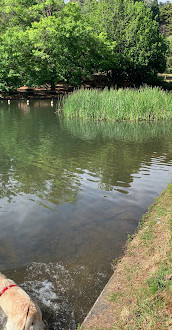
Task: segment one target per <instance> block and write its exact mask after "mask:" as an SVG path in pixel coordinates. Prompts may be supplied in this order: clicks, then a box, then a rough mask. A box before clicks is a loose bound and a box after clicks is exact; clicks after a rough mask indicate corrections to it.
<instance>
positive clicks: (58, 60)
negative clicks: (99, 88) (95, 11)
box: [0, 3, 114, 89]
mask: <svg viewBox="0 0 172 330" xmlns="http://www.w3.org/2000/svg"><path fill="white" fill-rule="evenodd" d="M0 55H1V56H0V64H1V67H0V75H1V89H8V88H9V87H10V88H13V87H18V86H20V85H21V84H27V85H29V86H30V85H36V84H38V85H40V84H43V83H45V82H48V83H50V84H51V87H52V89H54V88H55V84H56V82H58V81H59V80H63V81H67V82H70V83H72V84H73V85H77V84H79V83H80V82H81V81H82V79H83V77H84V76H87V75H88V74H90V73H92V72H94V71H96V70H98V69H102V70H104V69H105V68H106V66H107V62H109V61H111V62H112V61H114V55H113V52H112V44H111V43H109V44H108V42H107V40H106V36H105V35H104V34H103V33H100V34H99V36H97V35H95V34H94V32H93V29H92V28H91V26H90V25H89V24H88V23H87V22H86V19H85V18H83V16H82V14H81V10H80V8H79V6H78V4H72V3H69V4H67V5H66V6H65V7H64V8H62V9H61V10H60V11H59V12H58V15H43V16H42V17H41V19H40V20H39V21H34V22H32V24H31V26H27V27H24V28H23V27H22V26H21V25H19V26H14V27H12V28H10V29H7V30H6V32H5V33H4V34H3V35H2V37H1V48H0Z"/></svg>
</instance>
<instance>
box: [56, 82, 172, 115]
mask: <svg viewBox="0 0 172 330" xmlns="http://www.w3.org/2000/svg"><path fill="white" fill-rule="evenodd" d="M62 106H63V114H64V116H65V117H71V118H82V119H89V120H94V121H103V120H108V121H121V120H129V121H139V120H146V121H150V120H160V119H170V118H172V95H171V93H170V92H166V91H163V90H161V89H160V88H158V87H154V88H152V87H141V88H140V89H118V90H114V89H111V90H110V91H109V90H108V89H104V90H103V91H100V90H95V89H91V90H89V89H79V90H76V91H74V92H73V93H72V94H70V95H68V96H67V97H66V98H64V99H63V101H62Z"/></svg>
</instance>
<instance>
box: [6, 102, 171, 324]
mask: <svg viewBox="0 0 172 330" xmlns="http://www.w3.org/2000/svg"><path fill="white" fill-rule="evenodd" d="M55 110H56V104H55V105H54V107H51V106H50V101H49V100H46V101H43V100H41V101H39V100H33V101H31V102H30V105H29V106H27V105H26V102H24V101H20V102H19V101H12V102H11V105H7V104H6V102H1V103H0V270H1V272H2V273H4V274H5V275H6V276H8V277H9V278H12V279H13V280H14V281H16V282H17V283H19V284H20V285H21V286H22V287H23V288H24V289H25V290H26V291H27V292H28V293H29V294H31V296H32V297H34V298H36V300H37V301H38V303H39V305H40V307H41V309H42V313H43V318H44V321H45V323H46V329H72V330H73V329H75V327H76V324H78V322H79V323H81V322H82V320H83V319H84V317H85V315H86V314H87V312H88V311H89V309H90V308H91V306H92V305H93V303H94V301H95V299H96V298H97V296H98V295H99V293H100V292H101V290H102V289H103V287H104V285H105V284H106V283H107V281H108V279H109V278H110V276H111V274H112V266H111V265H112V263H113V260H114V259H115V258H117V257H119V256H121V255H122V254H123V253H124V246H125V242H126V239H127V235H128V234H132V233H134V231H135V230H136V228H137V225H138V221H139V220H141V217H142V214H143V213H145V212H146V211H147V208H148V207H149V205H150V204H151V203H152V202H153V200H154V198H155V197H156V196H157V195H159V194H160V193H161V192H162V191H163V190H164V189H165V187H166V186H167V184H168V183H169V182H170V180H171V179H172V168H171V165H172V122H158V123H137V124H135V123H130V124H129V123H126V122H123V123H92V122H82V121H76V120H67V119H63V117H62V116H58V115H57V114H56V113H55Z"/></svg>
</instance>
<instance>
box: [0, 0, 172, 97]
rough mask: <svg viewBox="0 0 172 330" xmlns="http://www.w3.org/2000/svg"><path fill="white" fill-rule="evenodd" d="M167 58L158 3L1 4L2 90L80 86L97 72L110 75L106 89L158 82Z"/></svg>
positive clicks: (57, 0) (51, 0)
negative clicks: (66, 85) (22, 87)
mask: <svg viewBox="0 0 172 330" xmlns="http://www.w3.org/2000/svg"><path fill="white" fill-rule="evenodd" d="M169 6H170V8H171V4H169ZM169 10H170V9H169ZM162 17H163V18H162V19H163V22H164V21H165V23H163V24H165V26H166V30H168V31H169V28H168V29H167V26H168V25H169V24H167V23H166V15H165V14H164V16H163V15H162ZM145 27H146V28H145ZM166 30H165V31H166ZM162 32H163V31H162ZM167 54H168V43H167V40H166V36H164V35H163V34H162V33H161V32H160V14H159V5H158V2H157V0H151V1H146V0H145V1H143V0H139V1H134V0H101V1H96V0H85V1H79V0H78V1H76V2H75V1H73V2H71V1H69V2H68V3H65V2H63V1H62V0H29V1H28V0H27V1H24V0H16V1H13V0H3V1H1V3H0V91H6V92H7V91H11V90H16V88H18V87H20V86H22V85H27V86H29V87H30V86H37V85H38V86H40V85H43V84H46V83H48V84H50V85H51V89H52V90H54V89H55V85H56V83H57V82H59V81H63V82H66V83H70V84H72V85H75V86H77V85H79V84H81V82H83V81H84V80H85V79H88V78H89V77H90V75H91V74H92V73H95V72H99V73H100V72H102V73H105V74H106V76H107V81H108V82H107V85H108V86H115V84H117V83H118V81H121V80H122V81H125V80H127V81H128V82H130V83H132V82H133V83H134V84H136V85H140V84H142V83H144V82H146V83H149V84H152V83H154V84H155V83H156V77H157V73H158V72H163V71H164V70H165V68H166V58H167Z"/></svg>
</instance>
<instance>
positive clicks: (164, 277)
mask: <svg viewBox="0 0 172 330" xmlns="http://www.w3.org/2000/svg"><path fill="white" fill-rule="evenodd" d="M171 234H172V184H170V185H169V186H168V188H167V190H166V191H165V192H163V193H162V195H161V196H160V197H159V198H157V199H156V201H155V203H154V204H153V205H152V206H151V208H150V209H149V211H148V213H147V214H146V215H145V216H144V218H143V221H142V223H141V224H140V226H139V229H138V232H137V233H136V234H135V235H134V237H133V239H132V238H131V242H128V243H127V249H126V253H125V256H124V257H123V258H122V259H121V261H120V262H119V263H118V265H117V266H116V269H115V272H114V274H113V276H112V278H111V279H110V281H109V282H108V284H107V285H106V287H105V289H104V290H103V292H102V293H101V295H100V297H99V298H98V300H97V301H96V303H95V305H94V306H93V308H92V310H91V311H90V313H89V314H88V316H87V317H86V319H85V320H84V322H83V324H82V326H81V329H97V330H98V329H103V330H105V329H116V330H117V329H132V330H134V329H137V330H138V329H172V240H171Z"/></svg>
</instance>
